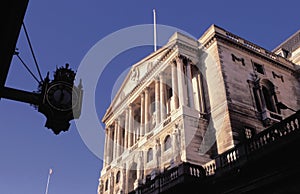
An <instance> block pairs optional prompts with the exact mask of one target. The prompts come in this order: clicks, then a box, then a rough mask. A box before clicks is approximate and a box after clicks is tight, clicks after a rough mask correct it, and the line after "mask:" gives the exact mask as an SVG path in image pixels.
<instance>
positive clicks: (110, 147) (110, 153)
mask: <svg viewBox="0 0 300 194" xmlns="http://www.w3.org/2000/svg"><path fill="white" fill-rule="evenodd" d="M113 130H114V128H113V126H109V129H108V134H109V135H108V136H109V138H108V160H107V161H108V163H110V162H111V161H112V160H113V153H114V141H113V140H114V137H113Z"/></svg>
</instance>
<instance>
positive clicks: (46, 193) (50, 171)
mask: <svg viewBox="0 0 300 194" xmlns="http://www.w3.org/2000/svg"><path fill="white" fill-rule="evenodd" d="M51 174H52V169H51V168H50V169H49V174H48V180H47V185H46V192H45V194H48V187H49V181H50V176H51Z"/></svg>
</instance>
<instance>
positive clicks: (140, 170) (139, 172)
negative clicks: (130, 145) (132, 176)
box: [136, 151, 144, 183]
mask: <svg viewBox="0 0 300 194" xmlns="http://www.w3.org/2000/svg"><path fill="white" fill-rule="evenodd" d="M143 161H144V158H143V151H140V152H139V155H138V160H137V169H136V170H137V181H139V183H140V182H141V180H142V179H143V174H144V162H143Z"/></svg>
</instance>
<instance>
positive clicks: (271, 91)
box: [253, 80, 280, 113]
mask: <svg viewBox="0 0 300 194" xmlns="http://www.w3.org/2000/svg"><path fill="white" fill-rule="evenodd" d="M253 92H254V99H255V103H256V108H257V110H258V111H259V112H261V111H264V110H268V111H271V112H275V113H280V112H279V111H278V110H277V108H276V103H277V96H276V94H275V86H274V85H273V83H272V82H270V81H269V80H262V81H260V83H256V84H255V87H254V89H253Z"/></svg>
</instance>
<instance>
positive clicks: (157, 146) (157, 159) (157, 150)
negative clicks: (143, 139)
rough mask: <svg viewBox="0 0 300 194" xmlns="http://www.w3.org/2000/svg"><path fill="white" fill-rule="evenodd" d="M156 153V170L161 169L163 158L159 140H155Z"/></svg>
mask: <svg viewBox="0 0 300 194" xmlns="http://www.w3.org/2000/svg"><path fill="white" fill-rule="evenodd" d="M155 141H156V143H155V152H154V154H153V155H154V158H153V159H154V160H155V168H157V169H159V166H160V157H161V146H160V141H159V139H156V140H155Z"/></svg>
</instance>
